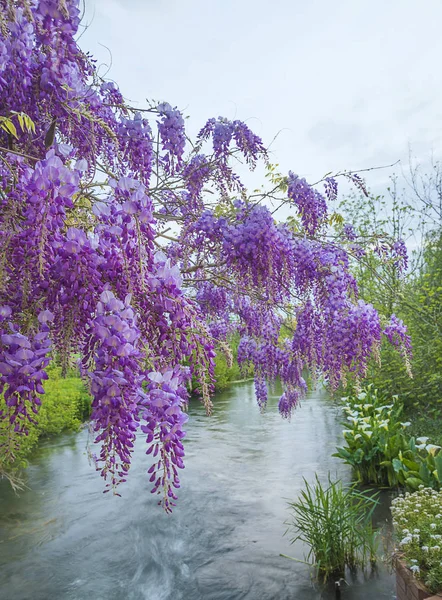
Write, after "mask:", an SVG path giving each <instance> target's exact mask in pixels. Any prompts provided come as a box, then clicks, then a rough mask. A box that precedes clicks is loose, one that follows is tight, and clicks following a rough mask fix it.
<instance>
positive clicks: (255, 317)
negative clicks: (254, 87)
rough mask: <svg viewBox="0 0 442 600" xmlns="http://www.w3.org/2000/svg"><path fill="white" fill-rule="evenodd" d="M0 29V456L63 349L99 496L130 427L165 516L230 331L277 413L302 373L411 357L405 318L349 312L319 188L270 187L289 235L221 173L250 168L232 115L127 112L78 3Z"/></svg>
mask: <svg viewBox="0 0 442 600" xmlns="http://www.w3.org/2000/svg"><path fill="white" fill-rule="evenodd" d="M0 18H1V20H0V107H1V108H0V159H1V160H0V336H1V337H0V393H2V394H3V399H4V407H5V408H4V409H3V410H2V412H1V415H0V427H1V430H0V431H1V433H2V439H5V440H7V442H5V444H3V445H2V447H1V449H0V451H1V456H2V458H4V457H8V460H11V461H13V459H14V451H15V449H16V448H17V445H18V444H19V443H20V437H21V436H23V435H26V432H27V425H28V423H33V422H34V421H35V420H36V419H38V408H39V405H40V404H41V402H42V401H43V402H44V395H43V394H44V380H45V379H46V378H47V374H46V371H45V369H46V367H47V366H48V364H49V363H50V361H51V360H56V361H58V362H59V363H61V365H62V367H63V369H64V370H66V369H67V368H68V367H69V365H70V364H71V363H72V361H73V360H74V356H77V357H78V355H80V356H81V357H82V359H81V373H82V376H83V377H84V378H85V380H86V381H88V383H89V388H90V391H91V394H92V397H93V403H92V415H91V425H92V429H93V431H94V435H95V442H96V443H97V444H98V446H99V451H98V452H97V454H96V464H97V469H98V470H99V471H100V473H101V475H102V476H103V477H104V479H105V480H106V489H107V490H113V491H114V492H115V491H116V489H117V486H118V485H119V484H120V483H121V482H123V481H125V479H126V477H127V475H128V471H129V468H130V462H131V454H132V451H133V447H134V443H135V441H136V433H137V431H141V432H142V433H144V434H145V435H146V441H147V449H146V450H147V455H148V456H149V457H150V459H151V462H150V464H149V465H148V468H147V471H148V478H149V480H150V482H151V484H152V492H153V493H155V494H160V503H162V504H163V506H164V507H165V509H166V510H167V511H170V510H171V509H172V506H174V502H175V500H176V494H175V491H174V490H175V489H176V488H178V487H179V485H180V482H179V476H178V470H179V469H181V468H182V467H183V466H184V445H183V437H184V435H185V433H184V430H183V427H184V424H185V422H186V420H187V415H186V405H187V401H188V393H189V381H190V380H191V379H193V381H196V382H197V384H196V385H197V388H198V389H197V391H198V393H199V394H200V395H201V397H202V399H203V401H204V403H205V405H206V408H207V411H208V412H210V410H211V394H212V391H213V381H214V376H213V373H214V371H213V366H214V357H215V353H216V349H217V348H219V347H220V346H221V347H224V348H225V347H226V342H228V340H229V336H230V335H231V334H232V333H233V332H236V333H237V334H238V333H239V335H240V343H239V348H238V362H239V363H240V365H241V366H242V367H245V366H246V365H250V366H253V368H254V374H255V387H256V396H257V401H258V404H259V405H260V407H261V408H264V407H265V404H266V401H267V386H268V383H269V382H271V381H274V380H275V379H277V378H279V379H280V380H281V382H282V385H283V388H284V391H283V394H282V396H281V399H280V402H279V409H280V412H281V414H282V416H283V417H286V418H290V416H291V414H292V412H293V410H294V409H295V408H296V406H297V405H298V403H299V400H300V398H301V397H302V395H303V394H305V391H306V389H307V386H306V382H305V374H306V372H307V371H309V372H310V374H311V375H312V376H313V377H314V378H315V377H316V378H317V377H319V376H322V377H323V378H325V379H326V380H327V382H328V383H329V385H330V386H331V387H332V388H336V387H337V386H338V385H340V384H341V383H343V382H344V383H345V380H346V378H348V377H355V378H356V379H360V378H361V377H363V376H364V374H365V370H366V367H367V361H368V360H369V358H370V356H372V355H373V354H376V352H377V351H378V349H379V345H380V343H381V339H382V336H383V335H385V336H386V337H387V338H388V339H389V340H390V341H391V342H392V343H393V344H394V345H396V346H398V347H399V348H400V349H401V351H402V352H403V353H404V355H405V356H407V357H408V356H409V353H410V347H409V339H408V337H407V333H406V329H405V327H404V325H403V323H402V322H400V321H398V320H397V319H396V318H395V317H394V316H393V317H392V319H391V321H390V322H389V324H388V325H386V324H385V323H382V318H381V317H380V316H379V315H378V314H377V313H376V311H375V310H374V308H373V307H372V306H370V305H367V304H365V303H364V302H362V301H361V300H358V292H357V286H356V282H355V280H354V278H353V276H352V275H351V265H350V258H349V254H348V249H349V248H350V246H349V244H350V242H351V243H354V242H355V241H356V240H355V234H354V230H353V229H352V228H351V225H349V224H346V225H345V226H344V228H343V231H342V232H340V233H339V235H337V236H335V237H330V236H329V235H328V232H329V229H330V227H329V224H330V223H329V217H328V204H329V203H330V202H333V200H334V199H336V196H337V183H336V180H335V179H334V178H332V177H327V178H326V179H325V180H324V182H323V183H324V186H325V193H324V194H322V193H321V192H320V191H319V190H318V189H315V188H313V187H312V186H310V185H309V184H308V183H307V182H306V181H305V179H302V178H300V177H298V176H297V175H294V174H293V173H289V175H288V177H285V178H282V179H281V181H280V182H279V183H278V185H277V186H276V189H274V190H273V191H272V197H275V194H278V195H279V199H280V201H281V203H283V204H284V205H285V207H286V209H289V210H291V211H292V214H293V215H294V218H295V221H296V223H297V225H296V227H293V226H291V225H290V221H287V222H286V223H278V221H277V220H276V216H277V215H275V214H274V211H273V209H272V207H271V206H269V204H266V202H265V200H264V195H263V197H262V198H259V197H258V198H257V196H256V194H255V195H254V196H253V197H248V196H247V191H246V189H245V187H244V185H243V184H242V183H241V181H240V178H239V176H238V175H237V173H235V171H234V170H233V167H232V160H231V158H232V156H234V157H235V158H238V159H243V160H244V162H245V163H246V164H247V165H248V166H249V167H250V168H251V169H253V168H254V167H255V165H256V164H257V162H258V161H263V162H264V163H266V164H267V160H268V159H267V154H266V151H265V147H264V145H263V143H262V141H261V140H260V138H259V137H257V136H256V135H255V134H254V133H253V132H252V131H251V130H250V129H249V127H248V126H247V125H245V124H244V123H243V122H241V121H233V122H232V121H229V120H227V119H224V118H218V119H210V120H209V121H208V122H207V123H206V124H205V125H204V127H203V128H202V130H201V132H200V134H199V136H198V137H197V139H196V141H195V143H194V144H188V143H187V136H186V132H185V127H184V126H185V123H184V119H183V116H182V114H181V112H180V111H179V110H178V109H177V108H175V107H173V106H171V105H170V104H168V103H167V102H162V103H160V104H158V105H153V104H150V105H148V106H147V107H146V108H145V109H144V110H134V109H132V108H131V107H130V106H129V105H127V104H126V102H125V101H124V98H123V96H122V94H121V93H120V91H119V90H118V87H117V86H116V84H114V83H112V82H106V81H103V80H102V79H100V77H99V76H98V73H97V71H96V69H95V66H94V62H93V60H92V59H91V58H90V57H89V56H88V55H87V54H85V53H84V52H83V51H82V50H81V49H80V48H79V46H78V44H77V42H76V35H77V33H78V28H79V25H80V17H79V8H78V2H77V0H28V1H25V0H22V1H14V0H0ZM346 176H347V177H348V175H346ZM351 177H352V178H353V179H354V181H355V182H356V184H358V185H359V184H360V180H359V179H358V178H357V175H356V174H355V175H351ZM292 223H293V222H292ZM392 247H393V248H394V259H395V260H396V261H397V262H398V263H399V262H400V261H405V260H406V256H405V253H404V246H403V244H401V242H400V241H397V243H396V244H395V245H394V246H392ZM283 330H284V332H285V335H281V333H282V331H283Z"/></svg>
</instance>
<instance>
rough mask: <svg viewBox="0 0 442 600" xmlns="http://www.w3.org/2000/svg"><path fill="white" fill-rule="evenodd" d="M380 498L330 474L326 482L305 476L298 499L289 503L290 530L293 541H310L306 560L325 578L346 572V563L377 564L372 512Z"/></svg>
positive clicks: (353, 565)
mask: <svg viewBox="0 0 442 600" xmlns="http://www.w3.org/2000/svg"><path fill="white" fill-rule="evenodd" d="M377 502H378V500H377V497H376V494H370V493H364V492H361V491H359V490H358V489H357V487H356V486H355V485H352V486H344V484H343V483H342V482H341V481H339V480H338V481H332V480H331V479H330V475H329V478H328V481H327V482H326V483H325V484H323V483H321V481H320V480H319V478H318V476H316V478H315V481H314V482H313V483H312V484H310V483H308V482H307V481H306V480H304V489H303V490H302V491H301V494H300V495H299V497H298V499H297V500H295V501H293V502H290V503H289V510H290V512H291V519H290V520H289V521H288V522H287V525H288V530H287V533H289V534H290V536H291V542H292V543H295V542H297V541H302V542H303V543H304V544H306V546H307V547H308V549H309V551H308V553H307V556H306V557H305V560H306V562H307V563H308V564H311V565H312V566H314V567H315V569H316V571H317V574H318V575H319V576H320V577H322V578H323V579H324V580H325V579H327V578H328V577H330V576H331V575H334V576H337V575H343V574H344V573H345V569H346V567H349V568H352V569H354V568H356V567H365V566H366V565H367V564H371V565H373V564H375V563H376V560H377V556H376V548H377V542H378V532H377V531H376V530H375V529H374V528H373V524H372V516H373V511H374V509H375V508H376V505H377ZM287 558H291V557H287ZM295 560H296V559H295Z"/></svg>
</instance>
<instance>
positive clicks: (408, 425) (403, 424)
mask: <svg viewBox="0 0 442 600" xmlns="http://www.w3.org/2000/svg"><path fill="white" fill-rule="evenodd" d="M401 425H402V427H410V425H411V422H410V421H405V423H401Z"/></svg>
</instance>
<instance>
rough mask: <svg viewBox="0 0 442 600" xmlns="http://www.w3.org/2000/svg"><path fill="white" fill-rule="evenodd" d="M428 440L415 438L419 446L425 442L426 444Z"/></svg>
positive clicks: (426, 438) (427, 438)
mask: <svg viewBox="0 0 442 600" xmlns="http://www.w3.org/2000/svg"><path fill="white" fill-rule="evenodd" d="M429 439H430V438H429V437H425V436H424V437H418V438H416V442H419V444H424V443H425V442H428V440H429Z"/></svg>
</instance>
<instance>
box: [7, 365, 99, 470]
mask: <svg viewBox="0 0 442 600" xmlns="http://www.w3.org/2000/svg"><path fill="white" fill-rule="evenodd" d="M90 409H91V403H90V396H89V394H88V392H87V390H86V388H85V386H84V383H83V381H82V380H81V379H80V378H79V376H78V373H77V372H75V371H74V370H72V371H70V372H69V373H68V375H67V376H66V377H62V376H61V369H60V368H59V367H53V368H51V369H49V370H48V380H47V381H46V384H45V394H44V401H42V406H41V409H40V411H39V415H38V420H36V421H35V423H30V424H29V429H28V435H27V436H25V437H24V438H23V439H21V438H20V444H17V438H16V436H15V435H14V432H12V435H10V436H6V435H5V433H4V432H3V431H0V445H1V446H2V447H5V446H8V449H9V451H8V452H5V453H4V454H3V453H2V454H1V457H0V475H1V474H2V473H8V474H9V475H17V473H18V472H19V471H20V470H21V469H22V468H23V467H26V466H27V464H28V459H29V457H30V456H31V455H32V452H33V450H34V449H35V447H36V446H37V444H38V442H39V441H40V440H42V439H44V438H46V437H49V436H51V435H56V434H59V433H61V432H62V431H66V430H70V431H77V430H78V429H79V428H80V426H81V424H82V423H83V422H84V421H85V420H86V419H87V418H88V416H89V414H90ZM0 410H7V406H6V404H5V401H4V398H0Z"/></svg>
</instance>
